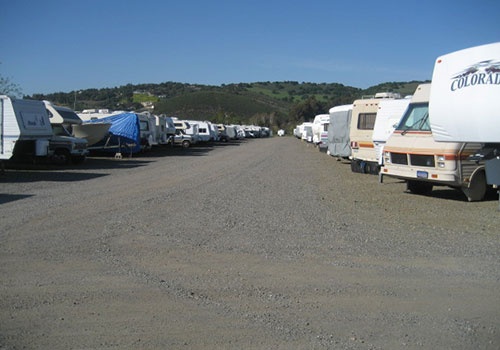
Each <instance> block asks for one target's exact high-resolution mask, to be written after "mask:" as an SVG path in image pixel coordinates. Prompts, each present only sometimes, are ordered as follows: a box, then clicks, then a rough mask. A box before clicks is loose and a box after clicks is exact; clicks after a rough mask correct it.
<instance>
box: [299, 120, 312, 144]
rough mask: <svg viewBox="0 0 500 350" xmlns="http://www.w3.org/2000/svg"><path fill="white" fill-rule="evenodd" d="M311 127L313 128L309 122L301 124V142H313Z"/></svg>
mask: <svg viewBox="0 0 500 350" xmlns="http://www.w3.org/2000/svg"><path fill="white" fill-rule="evenodd" d="M312 126H313V123H311V122H304V123H302V135H301V137H300V138H301V140H303V141H306V142H312V141H313V132H312Z"/></svg>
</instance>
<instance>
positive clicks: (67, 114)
mask: <svg viewBox="0 0 500 350" xmlns="http://www.w3.org/2000/svg"><path fill="white" fill-rule="evenodd" d="M56 111H57V112H59V114H60V115H61V117H63V119H64V120H74V121H75V122H81V119H80V117H79V116H78V115H77V114H76V113H75V112H73V111H67V110H64V109H58V108H56Z"/></svg>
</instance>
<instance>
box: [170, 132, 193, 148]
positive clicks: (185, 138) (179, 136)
mask: <svg viewBox="0 0 500 350" xmlns="http://www.w3.org/2000/svg"><path fill="white" fill-rule="evenodd" d="M171 142H172V145H174V146H175V145H180V146H182V147H183V148H189V147H190V146H191V144H192V143H193V138H192V137H191V135H187V134H186V133H185V132H184V130H182V129H175V135H174V136H173V138H172V139H171Z"/></svg>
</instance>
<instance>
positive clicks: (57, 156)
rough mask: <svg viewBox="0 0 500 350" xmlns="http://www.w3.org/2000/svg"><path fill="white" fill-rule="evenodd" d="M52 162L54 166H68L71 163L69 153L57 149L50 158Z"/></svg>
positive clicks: (65, 150)
mask: <svg viewBox="0 0 500 350" xmlns="http://www.w3.org/2000/svg"><path fill="white" fill-rule="evenodd" d="M52 160H53V161H54V162H55V163H56V164H60V165H68V164H69V163H71V154H70V153H69V151H68V150H67V149H62V148H59V149H56V150H55V151H54V155H53V156H52Z"/></svg>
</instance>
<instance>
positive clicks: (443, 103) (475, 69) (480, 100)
mask: <svg viewBox="0 0 500 350" xmlns="http://www.w3.org/2000/svg"><path fill="white" fill-rule="evenodd" d="M499 97H500V42H497V43H492V44H487V45H480V46H476V47H471V48H467V49H464V50H459V51H456V52H452V53H449V54H446V55H443V56H440V57H438V58H437V59H436V62H435V65H434V71H433V75H432V87H431V91H430V101H429V116H430V125H431V128H432V133H433V137H434V139H435V140H436V141H438V142H450V141H453V142H480V143H481V148H480V149H478V150H477V152H476V154H475V158H476V159H478V160H479V159H481V160H484V161H485V166H484V169H483V168H479V169H477V170H476V173H475V174H472V175H473V176H472V178H471V180H470V183H471V184H470V186H481V187H482V186H483V185H484V181H486V183H487V184H489V185H494V186H496V187H497V188H498V186H499V185H500V98H499ZM499 204H500V199H499ZM499 209H500V207H499Z"/></svg>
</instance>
